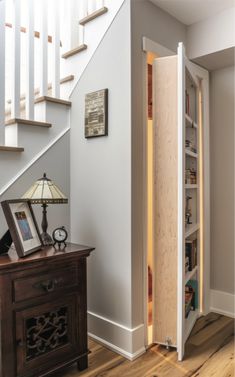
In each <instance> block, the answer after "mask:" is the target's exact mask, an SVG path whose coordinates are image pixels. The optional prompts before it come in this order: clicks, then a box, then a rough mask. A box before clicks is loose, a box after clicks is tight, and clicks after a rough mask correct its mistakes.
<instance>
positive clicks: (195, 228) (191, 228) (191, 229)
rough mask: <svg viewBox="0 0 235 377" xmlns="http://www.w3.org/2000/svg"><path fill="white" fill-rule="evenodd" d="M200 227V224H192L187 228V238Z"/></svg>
mask: <svg viewBox="0 0 235 377" xmlns="http://www.w3.org/2000/svg"><path fill="white" fill-rule="evenodd" d="M199 228H200V226H199V224H190V225H187V226H186V228H185V238H188V237H189V236H191V234H193V233H194V232H196V231H197V230H198V229H199Z"/></svg>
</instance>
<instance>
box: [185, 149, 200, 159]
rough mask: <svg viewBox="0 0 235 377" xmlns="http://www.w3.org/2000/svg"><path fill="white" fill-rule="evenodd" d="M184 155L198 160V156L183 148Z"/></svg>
mask: <svg viewBox="0 0 235 377" xmlns="http://www.w3.org/2000/svg"><path fill="white" fill-rule="evenodd" d="M185 154H186V155H187V156H190V157H194V158H198V154H197V153H194V152H192V151H190V149H187V148H185Z"/></svg>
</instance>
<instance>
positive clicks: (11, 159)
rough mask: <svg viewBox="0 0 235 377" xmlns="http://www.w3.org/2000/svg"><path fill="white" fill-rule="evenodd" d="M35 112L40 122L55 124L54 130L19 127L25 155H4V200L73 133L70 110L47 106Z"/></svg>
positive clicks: (0, 164) (0, 184)
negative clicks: (65, 135) (6, 194)
mask: <svg viewBox="0 0 235 377" xmlns="http://www.w3.org/2000/svg"><path fill="white" fill-rule="evenodd" d="M35 108H36V112H37V114H38V116H37V119H39V120H42V121H46V122H49V123H52V127H51V128H45V129H42V128H41V127H34V126H29V125H18V126H17V128H18V129H17V133H18V145H19V146H22V147H24V152H21V153H13V152H1V151H0V172H1V174H0V196H1V195H3V193H4V192H5V191H6V190H7V189H8V188H9V187H11V186H12V185H13V184H14V182H15V181H17V179H18V178H19V177H20V176H21V175H22V174H23V173H24V172H25V171H26V170H28V169H29V168H30V166H31V165H32V164H34V163H35V161H37V160H38V159H39V158H40V157H41V156H42V155H43V154H44V153H46V152H47V151H48V149H50V148H51V147H52V146H53V145H54V144H55V143H56V142H57V141H58V140H59V139H60V138H61V137H62V136H63V135H64V134H66V133H67V132H68V131H69V129H70V108H69V107H68V106H66V105H61V104H56V103H45V102H43V103H38V104H36V105H35ZM7 127H12V126H7ZM13 127H15V125H14V126H13ZM61 153H62V154H63V151H61Z"/></svg>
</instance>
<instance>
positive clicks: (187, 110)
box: [185, 89, 190, 115]
mask: <svg viewBox="0 0 235 377" xmlns="http://www.w3.org/2000/svg"><path fill="white" fill-rule="evenodd" d="M189 103H190V101H189V94H188V92H187V89H186V90H185V112H186V114H188V115H190V114H189V110H190V108H189Z"/></svg>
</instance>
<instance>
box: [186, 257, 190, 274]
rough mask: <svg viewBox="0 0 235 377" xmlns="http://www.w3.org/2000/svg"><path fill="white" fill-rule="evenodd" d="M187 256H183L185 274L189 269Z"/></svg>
mask: <svg viewBox="0 0 235 377" xmlns="http://www.w3.org/2000/svg"><path fill="white" fill-rule="evenodd" d="M189 266H190V265H189V257H188V256H186V257H185V274H187V272H189V271H191V270H190V268H189Z"/></svg>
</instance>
